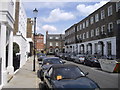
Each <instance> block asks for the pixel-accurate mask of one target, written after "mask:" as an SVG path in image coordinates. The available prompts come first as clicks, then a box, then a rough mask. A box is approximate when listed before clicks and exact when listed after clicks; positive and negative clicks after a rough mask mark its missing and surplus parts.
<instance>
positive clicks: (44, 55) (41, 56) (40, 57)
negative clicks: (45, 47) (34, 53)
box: [38, 53, 46, 61]
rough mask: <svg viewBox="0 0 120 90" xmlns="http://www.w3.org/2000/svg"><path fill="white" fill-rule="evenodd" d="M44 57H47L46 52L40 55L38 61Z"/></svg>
mask: <svg viewBox="0 0 120 90" xmlns="http://www.w3.org/2000/svg"><path fill="white" fill-rule="evenodd" d="M44 58H46V54H44V53H41V54H39V55H38V61H42V60H43V59H44Z"/></svg>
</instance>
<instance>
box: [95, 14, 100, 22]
mask: <svg viewBox="0 0 120 90" xmlns="http://www.w3.org/2000/svg"><path fill="white" fill-rule="evenodd" d="M98 21H99V15H98V14H96V15H95V22H98Z"/></svg>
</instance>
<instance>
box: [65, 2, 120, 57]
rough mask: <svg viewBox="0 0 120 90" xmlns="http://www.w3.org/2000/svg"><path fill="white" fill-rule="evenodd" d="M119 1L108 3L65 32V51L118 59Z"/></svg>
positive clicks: (119, 38) (119, 43)
mask: <svg viewBox="0 0 120 90" xmlns="http://www.w3.org/2000/svg"><path fill="white" fill-rule="evenodd" d="M119 30H120V1H119V2H108V3H106V4H105V5H104V6H102V7H101V8H99V9H98V10H96V11H94V12H93V13H91V14H90V15H88V16H87V17H86V18H84V19H83V20H81V21H80V22H78V23H76V24H74V25H72V26H71V27H70V28H68V29H67V30H66V31H65V51H66V52H76V53H84V54H93V55H94V54H99V55H107V56H109V55H113V56H115V57H117V58H120V56H119V53H120V47H119V46H120V32H119Z"/></svg>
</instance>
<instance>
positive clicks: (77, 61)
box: [74, 54, 86, 63]
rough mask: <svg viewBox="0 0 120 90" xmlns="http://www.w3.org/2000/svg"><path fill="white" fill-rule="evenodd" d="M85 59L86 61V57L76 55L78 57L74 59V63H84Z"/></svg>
mask: <svg viewBox="0 0 120 90" xmlns="http://www.w3.org/2000/svg"><path fill="white" fill-rule="evenodd" d="M85 59H86V56H85V55H82V54H78V55H76V57H75V59H74V62H76V63H84V60H85Z"/></svg>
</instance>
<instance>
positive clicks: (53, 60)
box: [39, 57, 65, 80]
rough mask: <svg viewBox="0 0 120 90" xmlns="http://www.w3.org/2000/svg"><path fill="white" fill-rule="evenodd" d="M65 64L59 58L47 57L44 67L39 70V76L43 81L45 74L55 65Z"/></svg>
mask: <svg viewBox="0 0 120 90" xmlns="http://www.w3.org/2000/svg"><path fill="white" fill-rule="evenodd" d="M64 63H65V62H64V61H62V59H60V58H59V57H47V58H44V59H43V62H42V65H41V67H40V68H39V76H40V79H41V80H43V74H44V72H45V71H46V70H47V69H48V68H49V67H50V66H51V65H53V64H64Z"/></svg>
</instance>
